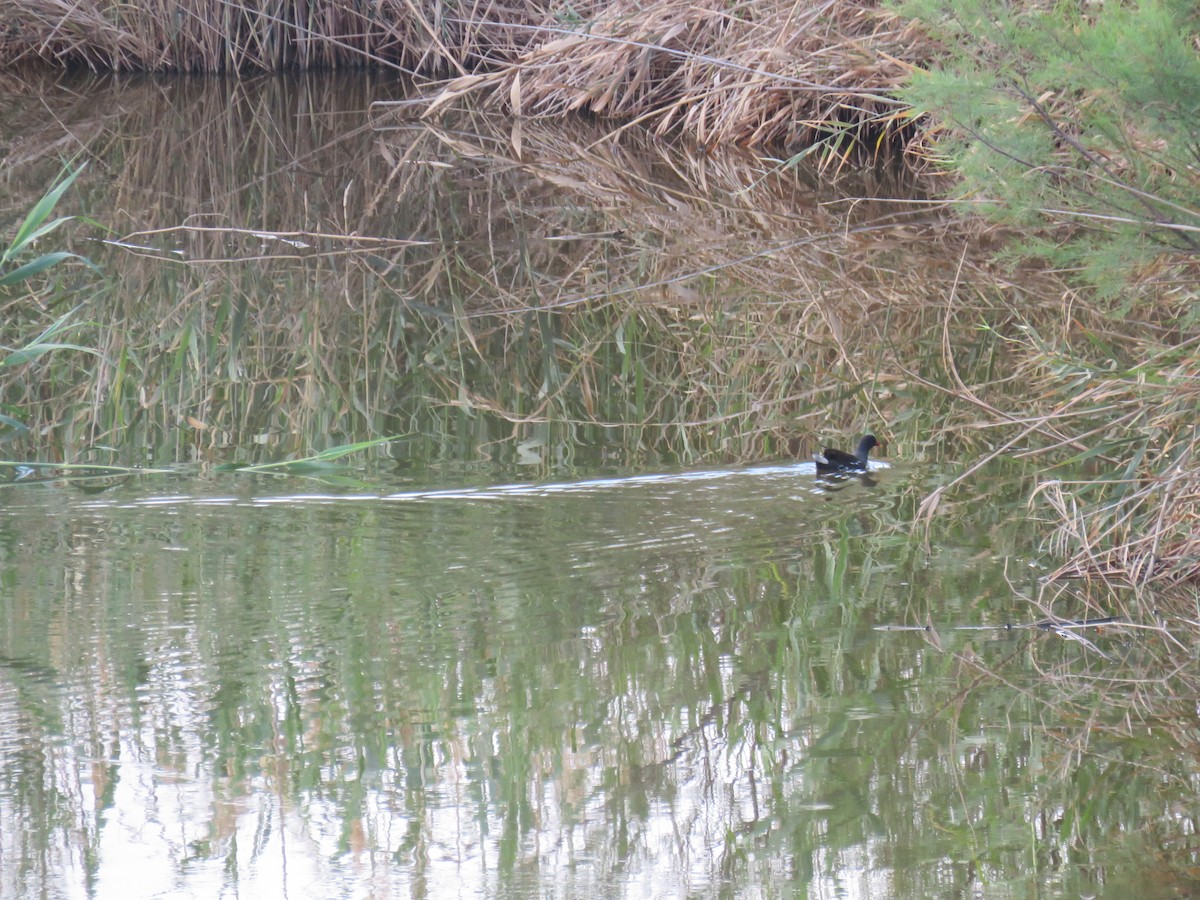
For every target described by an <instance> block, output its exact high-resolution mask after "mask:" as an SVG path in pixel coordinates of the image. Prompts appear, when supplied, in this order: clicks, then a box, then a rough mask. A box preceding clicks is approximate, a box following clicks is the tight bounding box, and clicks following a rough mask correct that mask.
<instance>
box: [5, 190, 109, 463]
mask: <svg viewBox="0 0 1200 900" xmlns="http://www.w3.org/2000/svg"><path fill="white" fill-rule="evenodd" d="M82 171H83V167H82V166H80V167H79V168H78V169H75V170H74V171H69V170H64V172H63V175H62V176H61V177H60V178H59V179H58V180H57V181H56V182H55V183H54V184H53V185H51V186H50V189H49V190H48V191H47V192H46V193H45V194H44V195H43V196H42V197H41V199H40V200H38V202H37V203H35V204H34V205H33V208H32V209H31V210H30V211H29V213H28V215H26V216H25V220H24V221H23V222H22V223H21V225H20V227H18V228H17V231H16V234H14V235H13V238H12V240H11V241H10V242H9V244H8V246H7V247H5V248H4V249H3V250H2V251H0V291H5V290H11V289H13V288H15V287H17V286H18V285H23V284H24V283H25V282H27V281H29V280H30V279H32V278H34V277H35V276H37V275H41V274H42V273H44V272H47V271H48V270H49V269H51V268H53V267H54V266H56V265H58V264H59V263H61V262H63V261H64V260H67V259H77V260H79V261H80V262H82V263H84V264H85V265H87V266H89V267H90V268H92V269H95V268H96V266H95V265H94V264H93V263H92V262H91V261H90V260H88V259H86V258H84V257H82V256H79V255H78V254H75V253H69V252H67V251H65V250H53V251H50V252H49V253H43V254H41V255H40V256H36V257H34V258H33V259H29V260H27V261H24V262H22V261H21V260H22V258H23V257H26V256H28V255H29V253H30V251H31V250H32V248H33V246H34V244H35V243H36V242H37V241H38V240H39V239H40V238H44V237H46V236H47V235H50V234H52V233H53V232H55V231H57V230H58V229H59V228H60V227H61V226H62V225H64V224H65V223H67V222H70V221H71V220H72V219H74V218H76V217H75V216H60V217H58V218H55V219H52V218H50V216H51V213H53V211H54V207H55V206H56V205H57V204H58V201H59V200H60V199H62V196H63V194H65V193H66V192H67V189H68V188H70V187H71V185H72V184H74V183H75V179H76V178H78V177H79V173H80V172H82ZM0 296H2V295H0ZM78 309H79V307H76V308H75V309H72V310H71V311H70V312H67V313H65V314H63V315H61V316H59V317H58V318H57V319H55V320H54V321H53V322H51V323H50V324H49V325H48V326H46V327H45V328H43V329H42V331H41V332H40V333H39V334H38V335H37V336H36V337H34V338H32V339H31V340H29V341H26V342H25V343H24V344H23V345H22V346H20V347H15V348H13V347H5V346H2V345H0V374H3V373H4V371H5V370H6V369H12V368H15V367H17V366H22V365H25V364H27V363H31V362H34V361H35V360H37V359H38V358H39V357H41V356H42V355H44V354H46V353H48V352H50V351H51V350H78V351H82V352H85V353H93V354H96V355H100V354H99V353H98V351H96V350H94V349H92V348H89V347H84V346H81V345H79V344H73V343H67V342H65V341H63V339H62V338H63V336H64V335H66V334H67V333H68V332H70V331H72V330H75V329H77V328H80V327H81V326H82V324H83V323H79V322H74V323H73V322H71V319H72V317H73V316H74V314H75V313H76V312H77V311H78ZM8 314H9V315H10V316H11V312H9V313H8ZM2 386H3V382H0V387H2ZM2 399H3V398H2V396H0V400H2ZM16 412H18V410H16V409H15V408H13V407H11V406H9V405H7V404H3V403H0V443H3V442H5V441H7V440H10V439H12V438H13V437H14V436H17V435H20V434H24V433H25V432H27V431H28V429H27V428H26V426H25V425H24V424H23V423H22V422H21V421H20V420H19V419H17V418H16V417H15V416H14V415H11V414H10V413H16Z"/></svg>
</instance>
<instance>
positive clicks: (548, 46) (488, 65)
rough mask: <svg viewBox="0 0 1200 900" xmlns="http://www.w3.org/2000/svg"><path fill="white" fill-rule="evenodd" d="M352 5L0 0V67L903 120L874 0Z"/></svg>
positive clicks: (708, 112)
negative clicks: (568, 11) (252, 77)
mask: <svg viewBox="0 0 1200 900" xmlns="http://www.w3.org/2000/svg"><path fill="white" fill-rule="evenodd" d="M572 11H573V15H574V17H575V18H573V19H572V20H570V22H568V20H566V19H564V18H562V17H561V10H558V9H557V8H556V7H555V6H554V5H553V4H549V3H538V2H535V3H520V4H507V5H506V4H504V3H500V2H486V3H485V2H469V3H468V2H463V3H454V4H442V3H430V2H425V3H421V4H413V3H411V2H407V0H380V2H378V3H375V4H372V5H371V6H370V7H369V8H368V7H360V6H358V5H354V4H346V3H338V2H332V0H319V2H314V3H312V4H305V5H289V4H282V5H280V6H279V7H278V8H276V9H266V8H263V7H261V6H257V5H252V4H243V3H228V2H225V0H152V2H149V3H139V4H135V5H128V4H126V5H119V4H115V3H113V2H111V0H73V2H66V0H10V3H9V8H8V10H7V12H6V19H5V24H4V25H3V26H0V67H2V66H6V65H7V66H12V65H16V64H21V63H33V62H35V61H39V62H43V63H50V64H52V65H55V66H61V67H88V68H90V69H92V70H95V71H102V70H112V71H183V72H246V71H249V70H266V71H276V70H281V69H286V68H300V69H309V68H338V67H346V66H355V67H360V66H383V67H389V68H393V69H397V70H400V71H402V72H405V73H407V74H410V75H421V76H424V77H430V76H433V77H449V78H451V79H453V80H451V81H450V82H449V83H448V84H447V85H445V86H444V87H443V88H442V89H441V90H440V91H439V92H436V93H435V94H434V95H433V96H432V100H431V102H430V104H429V110H428V112H430V113H432V112H433V111H436V110H438V109H440V108H442V107H443V106H445V105H446V104H448V103H451V102H452V101H455V100H457V99H458V98H460V97H462V96H463V95H464V94H468V93H477V92H480V91H484V90H486V91H487V92H488V95H489V96H490V97H491V98H492V99H493V100H494V101H495V102H497V103H499V104H500V105H501V106H502V107H504V108H505V109H506V111H508V112H510V113H512V114H515V115H517V116H521V117H556V116H560V115H562V114H563V113H566V112H581V113H588V114H591V115H593V116H597V117H602V118H605V119H609V120H612V121H614V122H640V123H644V124H647V125H651V126H652V127H653V128H654V129H655V131H656V132H657V133H659V134H665V133H667V132H676V133H681V134H685V135H688V136H689V137H690V138H692V139H694V140H697V141H699V142H700V143H702V144H705V145H714V144H725V143H738V144H743V145H747V146H782V147H785V148H786V147H792V148H800V147H808V146H810V145H814V144H819V145H820V146H821V148H822V149H823V151H824V152H825V153H826V154H828V156H829V158H830V159H834V160H836V159H842V158H844V157H845V156H846V155H847V154H848V153H850V152H851V151H852V150H856V151H861V150H862V149H863V148H866V149H867V150H868V151H870V152H871V153H878V152H880V151H882V150H885V149H895V147H897V146H899V145H900V144H901V143H903V140H905V139H907V136H908V135H909V133H910V132H911V129H910V128H909V127H908V126H909V124H910V122H909V116H908V114H907V112H906V110H905V107H904V106H903V105H902V104H900V103H898V102H897V101H896V100H895V99H893V98H892V97H890V96H889V92H890V91H892V90H893V89H894V88H895V87H896V86H898V85H899V84H900V82H901V81H902V79H903V78H904V76H905V74H906V73H907V71H908V69H909V67H910V66H911V65H912V64H914V63H916V62H919V61H920V60H922V59H924V58H925V55H926V53H927V46H926V42H925V41H924V39H922V38H921V37H920V36H919V34H918V33H917V32H916V31H915V30H914V29H910V28H906V27H905V26H904V25H903V24H902V23H901V22H900V20H899V19H897V18H896V17H894V16H892V15H890V14H886V13H883V12H881V11H880V10H879V9H878V8H877V4H876V3H875V2H874V0H833V2H823V3H811V4H801V5H797V4H790V3H780V2H770V0H757V2H752V3H744V4H740V5H736V6H733V7H730V6H729V5H728V4H725V3H722V2H716V0H702V2H700V3H682V2H680V0H654V2H652V3H648V4H645V3H635V2H630V0H622V2H618V3H601V2H598V0H591V2H584V3H582V4H576V5H575V6H574V7H573V8H572Z"/></svg>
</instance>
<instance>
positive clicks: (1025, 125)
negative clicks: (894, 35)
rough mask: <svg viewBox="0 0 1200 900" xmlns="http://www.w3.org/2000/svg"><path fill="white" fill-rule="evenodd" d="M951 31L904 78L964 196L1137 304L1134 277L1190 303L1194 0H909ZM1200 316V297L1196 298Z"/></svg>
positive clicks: (1195, 165)
mask: <svg viewBox="0 0 1200 900" xmlns="http://www.w3.org/2000/svg"><path fill="white" fill-rule="evenodd" d="M900 10H901V12H903V13H904V14H905V15H909V16H912V17H914V18H916V19H917V20H919V21H920V22H921V23H922V24H923V26H924V27H925V28H926V29H927V30H928V32H929V33H930V35H931V36H932V37H934V38H935V39H936V40H938V41H939V42H940V43H941V44H942V45H943V47H944V56H943V60H944V62H943V64H942V65H941V66H940V67H939V68H937V69H935V70H928V71H917V72H915V73H914V74H913V76H912V78H911V81H910V83H909V85H908V86H907V88H906V89H905V91H904V92H903V96H904V99H906V100H907V101H908V102H909V103H911V104H912V105H913V107H914V108H915V109H916V111H917V112H920V113H925V114H927V115H929V116H930V117H931V120H932V121H933V122H934V123H937V124H935V126H934V130H933V140H932V147H931V149H932V153H933V155H934V156H935V158H936V159H937V161H938V162H939V164H942V165H944V166H946V167H947V168H948V169H950V170H952V171H953V172H956V173H957V174H958V175H960V176H961V182H960V183H959V184H960V190H961V199H964V200H969V201H971V202H973V203H976V204H978V205H979V207H980V208H981V210H982V211H983V212H984V213H985V214H986V215H987V216H989V217H990V218H992V219H993V220H994V221H996V222H998V223H1001V224H1003V225H1006V226H1010V227H1012V228H1014V229H1018V230H1020V231H1022V233H1023V234H1022V237H1021V239H1020V240H1018V241H1016V242H1014V243H1013V244H1011V245H1010V246H1009V249H1008V250H1007V251H1006V253H1007V255H1008V256H1009V257H1011V258H1016V257H1020V256H1025V255H1033V256H1038V257H1041V258H1043V259H1044V260H1046V261H1048V262H1049V263H1050V264H1051V265H1052V266H1054V267H1057V268H1060V269H1063V270H1066V271H1067V272H1069V273H1070V274H1072V275H1073V276H1074V277H1076V278H1077V279H1078V280H1079V281H1081V282H1082V283H1085V284H1088V285H1091V286H1092V287H1094V288H1096V289H1098V291H1099V293H1100V294H1101V295H1102V296H1107V297H1110V298H1116V297H1121V298H1122V299H1123V302H1122V303H1121V304H1119V305H1118V308H1119V309H1121V308H1125V309H1127V308H1128V306H1129V305H1130V304H1131V303H1133V302H1134V300H1135V298H1136V297H1137V296H1138V295H1139V291H1136V290H1133V289H1132V287H1133V286H1134V285H1138V286H1140V287H1142V288H1149V289H1150V290H1151V291H1153V292H1154V293H1155V294H1156V295H1157V296H1159V297H1160V298H1171V297H1174V298H1175V299H1176V300H1177V301H1178V302H1179V306H1180V308H1183V309H1186V308H1189V307H1190V306H1191V304H1190V301H1191V300H1193V299H1194V298H1195V296H1196V284H1197V272H1196V269H1197V266H1198V261H1200V252H1198V251H1200V137H1198V136H1200V54H1198V53H1197V51H1196V41H1197V35H1196V25H1197V19H1198V14H1197V7H1196V5H1195V3H1194V0H1144V2H1134V3H1128V4H1122V3H1117V2H1107V3H1097V4H1090V3H1088V4H1084V3H1074V2H1072V3H1065V2H1064V3H1058V4H1054V5H1044V4H1038V3H1028V2H1027V3H1024V4H1012V3H1006V2H1001V0H966V2H961V0H905V2H903V4H902V6H901V7H900ZM1191 315H1192V316H1193V319H1192V321H1193V322H1194V321H1195V316H1196V313H1195V312H1194V311H1193V312H1192V313H1191Z"/></svg>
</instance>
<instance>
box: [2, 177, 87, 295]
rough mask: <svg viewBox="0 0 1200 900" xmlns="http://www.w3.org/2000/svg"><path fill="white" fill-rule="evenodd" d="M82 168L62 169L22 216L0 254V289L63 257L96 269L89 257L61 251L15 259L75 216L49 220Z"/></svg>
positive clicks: (32, 274)
mask: <svg viewBox="0 0 1200 900" xmlns="http://www.w3.org/2000/svg"><path fill="white" fill-rule="evenodd" d="M82 171H83V166H80V167H79V168H78V169H76V170H75V171H74V172H70V171H64V173H63V176H62V177H61V178H59V179H58V181H57V182H56V183H55V184H53V185H51V187H50V190H48V191H47V192H46V193H45V194H44V195H43V196H42V198H41V199H40V200H38V202H37V203H35V204H34V206H33V209H31V210H30V211H29V214H28V215H27V216H25V221H24V222H22V223H21V227H20V228H18V229H17V233H16V234H15V235H14V236H13V239H12V241H11V242H10V243H9V245H8V246H7V247H6V248H5V249H4V251H3V252H2V253H0V288H4V287H11V286H13V285H16V284H19V283H21V282H22V281H27V280H28V279H30V278H32V277H33V276H35V275H39V274H41V273H42V272H44V271H46V270H47V269H49V268H50V267H51V266H55V265H57V264H58V263H60V262H62V261H63V260H66V259H78V260H80V261H81V262H83V263H84V264H85V265H88V266H91V267H92V268H95V266H94V265H93V264H92V263H91V262H90V261H89V260H88V259H86V258H84V257H82V256H79V255H78V254H75V253H67V252H66V251H63V250H56V251H53V252H51V253H43V254H42V255H41V256H38V257H36V258H34V259H32V260H30V261H29V262H26V263H22V264H20V265H18V264H17V259H18V258H19V257H21V256H23V255H24V254H25V252H26V251H27V250H29V249H30V248H31V247H32V246H33V244H34V243H35V242H36V241H37V240H38V239H39V238H43V237H45V236H46V235H48V234H50V233H52V232H54V231H57V230H58V229H59V228H60V227H61V226H62V225H64V224H65V223H67V222H70V221H71V220H72V219H74V218H75V216H60V217H59V218H57V219H51V218H50V214H51V213H52V212H53V211H54V207H55V206H56V205H57V204H58V201H59V200H60V199H62V195H63V194H65V193H66V192H67V189H68V188H70V187H71V185H72V184H74V183H75V179H76V178H78V177H79V173H80V172H82Z"/></svg>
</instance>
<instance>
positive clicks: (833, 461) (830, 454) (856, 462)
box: [813, 434, 879, 475]
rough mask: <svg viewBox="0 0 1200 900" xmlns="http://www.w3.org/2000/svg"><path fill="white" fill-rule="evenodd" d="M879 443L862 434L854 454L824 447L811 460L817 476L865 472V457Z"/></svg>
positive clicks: (871, 435)
mask: <svg viewBox="0 0 1200 900" xmlns="http://www.w3.org/2000/svg"><path fill="white" fill-rule="evenodd" d="M878 446H879V441H877V440H875V435H873V434H864V435H863V437H862V440H860V441H859V442H858V449H857V450H856V451H854V453H847V452H846V451H844V450H835V449H834V448H833V447H826V448H825V450H824V452H822V453H817V454H816V455H815V456H814V457H813V459H815V460H816V463H817V474H818V475H839V474H850V473H852V472H865V471H867V455H868V454H869V453H870V452H871V448H872V447H878Z"/></svg>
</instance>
